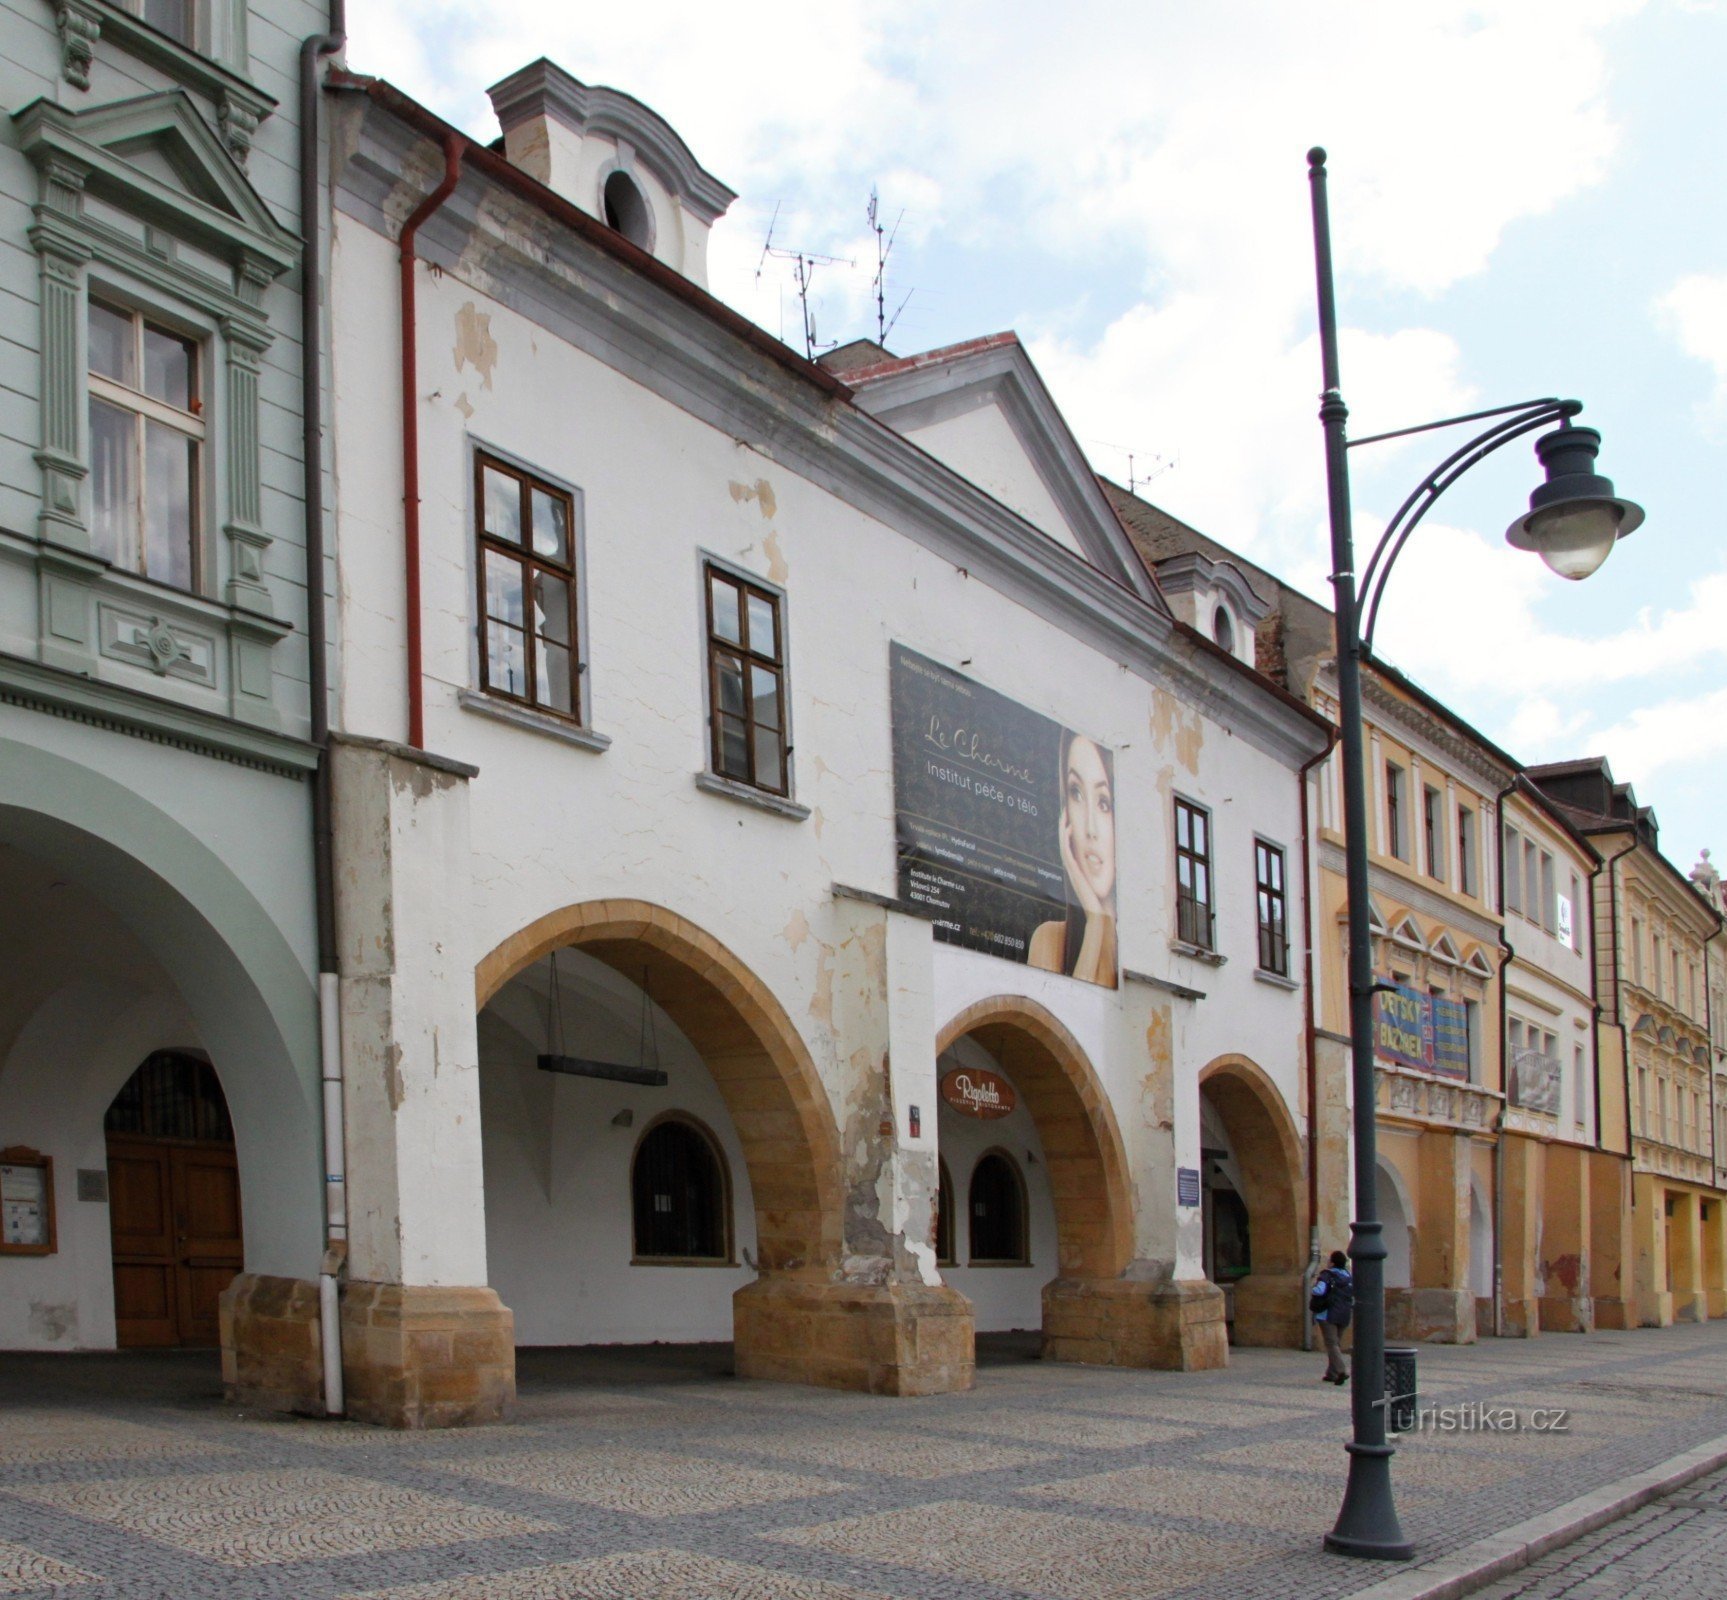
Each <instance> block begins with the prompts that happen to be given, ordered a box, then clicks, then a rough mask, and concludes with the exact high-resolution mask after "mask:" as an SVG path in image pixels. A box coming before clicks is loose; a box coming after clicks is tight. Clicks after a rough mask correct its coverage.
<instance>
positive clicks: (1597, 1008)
mask: <svg viewBox="0 0 1727 1600" xmlns="http://www.w3.org/2000/svg"><path fill="white" fill-rule="evenodd" d="M1590 848H1591V849H1592V850H1593V849H1594V847H1593V846H1591V847H1590ZM1605 864H1606V863H1604V862H1603V861H1602V859H1601V856H1600V853H1599V852H1596V853H1595V865H1594V866H1592V867H1591V868H1590V869H1589V1006H1590V1018H1589V1021H1590V1028H1589V1045H1590V1054H1591V1055H1592V1056H1593V1057H1594V1072H1595V1104H1594V1108H1593V1113H1592V1114H1593V1116H1594V1119H1595V1148H1596V1149H1597V1150H1605V1149H1606V1148H1607V1147H1606V1145H1605V1144H1604V1143H1603V1142H1602V1139H1601V968H1600V966H1599V965H1598V963H1599V960H1600V956H1601V935H1600V931H1599V930H1598V929H1597V928H1596V926H1595V882H1596V879H1598V878H1599V877H1600V876H1601V868H1602V867H1603V866H1604V865H1605ZM1625 1114H1626V1116H1627V1117H1629V1116H1630V1115H1631V1108H1630V1107H1629V1106H1627V1107H1626V1108H1625ZM1594 1181H1595V1180H1594V1176H1593V1169H1591V1176H1590V1183H1591V1185H1592V1186H1593V1184H1594ZM1590 1193H1591V1198H1593V1194H1594V1190H1593V1187H1591V1191H1590ZM1589 1255H1590V1258H1591V1260H1593V1259H1594V1255H1595V1251H1594V1249H1593V1248H1591V1249H1590V1252H1589ZM1590 1270H1591V1273H1593V1271H1594V1269H1593V1268H1591V1269H1590Z"/></svg>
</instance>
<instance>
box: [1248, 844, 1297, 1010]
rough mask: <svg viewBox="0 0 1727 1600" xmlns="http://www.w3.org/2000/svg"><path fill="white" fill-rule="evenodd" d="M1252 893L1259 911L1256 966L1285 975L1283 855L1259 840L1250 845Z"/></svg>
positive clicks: (1286, 914) (1286, 932) (1286, 915)
mask: <svg viewBox="0 0 1727 1600" xmlns="http://www.w3.org/2000/svg"><path fill="white" fill-rule="evenodd" d="M1253 876H1254V892H1255V894H1256V896H1257V900H1258V911H1259V966H1260V970H1261V971H1262V972H1275V973H1277V974H1278V975H1279V976H1281V977H1288V976H1289V901H1288V896H1287V892H1286V890H1285V888H1284V882H1283V852H1282V851H1281V850H1280V849H1278V847H1277V846H1276V845H1274V844H1267V843H1266V842H1265V840H1263V839H1255V840H1254V842H1253Z"/></svg>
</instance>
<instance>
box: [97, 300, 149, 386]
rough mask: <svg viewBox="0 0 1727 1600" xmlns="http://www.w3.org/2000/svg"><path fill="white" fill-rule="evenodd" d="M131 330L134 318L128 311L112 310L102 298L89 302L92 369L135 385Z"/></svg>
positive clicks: (128, 384) (135, 374)
mask: <svg viewBox="0 0 1727 1600" xmlns="http://www.w3.org/2000/svg"><path fill="white" fill-rule="evenodd" d="M132 331H133V323H132V319H131V317H129V316H127V315H126V313H125V312H123V311H113V310H110V309H109V308H108V307H107V306H105V305H103V304H101V302H100V301H96V300H92V301H91V302H90V370H91V371H92V372H94V373H95V374H97V376H98V377H103V378H112V379H113V380H114V381H115V382H116V383H123V384H125V385H126V386H127V387H128V388H132V389H135V388H137V387H138V377H137V373H136V372H135V371H134V370H133V368H134V365H135V363H134V360H133V342H132Z"/></svg>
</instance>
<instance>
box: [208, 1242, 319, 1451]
mask: <svg viewBox="0 0 1727 1600" xmlns="http://www.w3.org/2000/svg"><path fill="white" fill-rule="evenodd" d="M218 1315H219V1317H220V1320H221V1329H222V1334H221V1337H222V1388H223V1390H224V1392H225V1393H226V1394H227V1396H228V1398H229V1399H230V1400H231V1401H233V1402H234V1403H235V1404H236V1405H242V1406H248V1407H253V1408H255V1409H257V1410H260V1411H297V1412H301V1413H303V1414H306V1415H309V1416H316V1417H321V1416H323V1415H324V1342H323V1338H322V1335H321V1332H320V1329H319V1325H318V1285H317V1283H316V1282H315V1281H312V1280H309V1279H306V1278H266V1277H261V1276H259V1275H258V1274H257V1273H254V1272H242V1273H241V1274H240V1275H239V1276H238V1277H237V1278H235V1279H234V1281H233V1282H232V1283H230V1284H229V1285H228V1287H227V1288H226V1289H224V1290H223V1291H222V1298H221V1301H220V1308H219V1313H218Z"/></svg>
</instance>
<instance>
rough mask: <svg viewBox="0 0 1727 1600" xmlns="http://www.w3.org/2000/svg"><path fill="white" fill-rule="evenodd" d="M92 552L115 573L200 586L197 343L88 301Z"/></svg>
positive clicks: (200, 435)
mask: <svg viewBox="0 0 1727 1600" xmlns="http://www.w3.org/2000/svg"><path fill="white" fill-rule="evenodd" d="M89 340H90V496H91V512H92V518H91V523H92V526H91V529H90V537H91V544H92V547H93V548H94V549H95V551H96V553H97V554H98V555H101V556H106V557H107V558H108V559H109V560H110V561H112V562H113V563H114V565H115V566H117V567H124V568H125V569H126V570H127V571H129V572H136V573H140V574H141V575H142V576H144V577H146V578H154V579H156V580H157V582H159V583H166V584H171V585H172V586H173V587H174V588H176V589H196V588H198V587H199V583H198V570H199V563H200V550H199V533H200V530H199V523H200V521H201V517H202V501H203V493H202V488H203V451H204V398H203V385H202V382H201V376H200V367H201V362H200V359H199V349H198V345H197V343H196V341H194V340H192V339H188V338H185V337H184V336H182V335H181V334H178V333H174V332H172V331H171V330H169V329H167V328H164V327H162V326H160V325H159V324H157V323H156V322H153V321H150V320H147V319H146V318H145V317H143V316H142V315H140V314H139V313H138V312H136V311H131V310H125V309H122V308H120V307H116V306H110V305H104V304H103V303H102V302H101V301H100V300H96V299H92V300H91V301H90V320H89Z"/></svg>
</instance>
